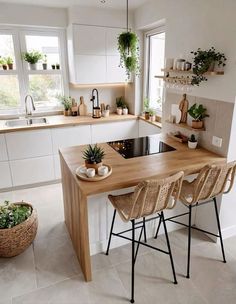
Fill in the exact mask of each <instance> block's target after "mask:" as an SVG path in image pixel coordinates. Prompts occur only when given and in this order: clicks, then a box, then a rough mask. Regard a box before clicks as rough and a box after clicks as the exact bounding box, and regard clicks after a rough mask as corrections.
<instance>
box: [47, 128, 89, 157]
mask: <svg viewBox="0 0 236 304" xmlns="http://www.w3.org/2000/svg"><path fill="white" fill-rule="evenodd" d="M52 142H53V154H56V155H57V154H58V150H59V149H60V148H64V147H71V146H77V145H85V144H90V143H91V127H90V125H87V126H75V127H67V128H58V129H53V130H52Z"/></svg>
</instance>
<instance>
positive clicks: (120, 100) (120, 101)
mask: <svg viewBox="0 0 236 304" xmlns="http://www.w3.org/2000/svg"><path fill="white" fill-rule="evenodd" d="M124 105H125V98H124V97H123V96H120V97H117V98H116V106H117V108H123V107H124Z"/></svg>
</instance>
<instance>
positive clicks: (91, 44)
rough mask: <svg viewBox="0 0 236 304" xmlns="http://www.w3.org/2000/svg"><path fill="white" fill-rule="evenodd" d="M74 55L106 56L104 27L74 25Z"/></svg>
mask: <svg viewBox="0 0 236 304" xmlns="http://www.w3.org/2000/svg"><path fill="white" fill-rule="evenodd" d="M74 38H75V39H74V51H75V55H101V56H102V55H103V56H105V55H106V30H105V28H104V27H96V26H86V25H75V26H74Z"/></svg>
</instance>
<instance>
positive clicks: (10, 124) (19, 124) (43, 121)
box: [5, 117, 47, 127]
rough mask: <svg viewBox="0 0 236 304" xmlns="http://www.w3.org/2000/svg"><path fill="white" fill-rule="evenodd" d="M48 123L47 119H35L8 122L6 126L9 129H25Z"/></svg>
mask: <svg viewBox="0 0 236 304" xmlns="http://www.w3.org/2000/svg"><path fill="white" fill-rule="evenodd" d="M46 123H47V119H46V118H45V117H34V118H25V119H12V120H8V121H6V123H5V125H6V126H7V127H24V126H31V125H41V124H46Z"/></svg>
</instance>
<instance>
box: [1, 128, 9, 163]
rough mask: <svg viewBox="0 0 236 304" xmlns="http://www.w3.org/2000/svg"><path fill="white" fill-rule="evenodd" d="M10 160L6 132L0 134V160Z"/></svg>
mask: <svg viewBox="0 0 236 304" xmlns="http://www.w3.org/2000/svg"><path fill="white" fill-rule="evenodd" d="M4 160H8V156H7V146H6V142H5V137H4V134H0V161H4Z"/></svg>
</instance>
